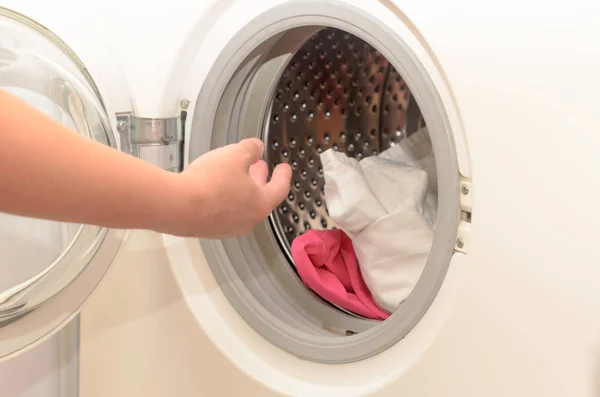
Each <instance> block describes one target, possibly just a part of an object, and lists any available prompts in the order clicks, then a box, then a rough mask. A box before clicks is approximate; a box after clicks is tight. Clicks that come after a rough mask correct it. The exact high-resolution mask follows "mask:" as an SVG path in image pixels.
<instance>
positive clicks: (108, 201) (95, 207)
mask: <svg viewBox="0 0 600 397" xmlns="http://www.w3.org/2000/svg"><path fill="white" fill-rule="evenodd" d="M0 142H1V143H0V212H8V213H12V214H17V215H24V216H29V217H36V218H46V219H54V220H60V221H66V222H76V223H86V224H94V225H102V226H107V227H115V228H145V229H156V228H159V227H160V225H161V223H163V222H164V219H165V217H166V216H169V212H171V211H172V212H171V214H173V213H174V211H176V209H177V206H178V203H177V202H176V201H177V200H176V197H177V192H176V189H177V183H176V182H178V181H177V176H176V175H175V174H172V173H169V172H167V171H164V170H161V169H159V168H157V167H155V166H152V165H150V164H148V163H145V162H143V161H141V160H139V159H137V158H134V157H132V156H130V155H127V154H123V153H120V152H118V151H116V150H114V149H112V148H109V147H107V146H104V145H102V144H99V143H96V142H94V141H92V140H89V139H87V138H84V137H82V136H80V135H79V134H77V133H75V132H73V131H71V130H69V129H68V128H66V127H64V126H63V125H61V124H60V123H58V122H56V121H54V120H52V119H51V118H49V117H47V116H46V115H44V114H42V113H41V112H38V111H37V110H35V109H34V108H32V107H30V106H29V105H28V104H26V103H24V102H22V101H21V100H19V99H17V98H15V97H13V96H11V95H9V94H7V93H6V92H4V91H2V90H0Z"/></svg>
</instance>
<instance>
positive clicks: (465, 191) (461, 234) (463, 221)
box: [454, 178, 473, 254]
mask: <svg viewBox="0 0 600 397" xmlns="http://www.w3.org/2000/svg"><path fill="white" fill-rule="evenodd" d="M459 188H460V220H459V222H458V233H457V234H456V241H455V243H454V249H455V250H456V251H458V252H462V253H465V254H466V253H467V252H468V251H469V242H470V236H471V213H472V211H473V209H472V208H473V189H472V186H471V180H469V179H465V178H462V179H461V181H460V187H459Z"/></svg>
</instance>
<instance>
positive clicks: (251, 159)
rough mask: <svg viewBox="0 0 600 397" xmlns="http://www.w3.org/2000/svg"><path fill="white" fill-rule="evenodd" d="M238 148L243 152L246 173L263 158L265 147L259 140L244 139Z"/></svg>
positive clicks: (242, 160)
mask: <svg viewBox="0 0 600 397" xmlns="http://www.w3.org/2000/svg"><path fill="white" fill-rule="evenodd" d="M237 146H238V149H239V150H240V152H241V158H240V160H241V162H242V166H243V167H244V170H246V171H247V170H248V169H249V168H250V166H251V165H253V164H255V163H256V162H257V161H258V160H260V158H261V157H262V154H263V150H264V145H263V143H262V141H261V140H260V139H258V138H248V139H243V140H241V141H240V142H239V143H238V144H237Z"/></svg>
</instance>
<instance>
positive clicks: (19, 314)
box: [0, 4, 122, 360]
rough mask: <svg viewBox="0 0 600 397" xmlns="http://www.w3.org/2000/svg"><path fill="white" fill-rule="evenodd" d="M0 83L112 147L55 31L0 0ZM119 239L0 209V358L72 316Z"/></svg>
mask: <svg viewBox="0 0 600 397" xmlns="http://www.w3.org/2000/svg"><path fill="white" fill-rule="evenodd" d="M0 89H2V90H5V91H7V92H10V93H12V94H14V95H16V96H17V97H19V98H21V99H22V100H24V101H26V102H28V103H29V104H30V105H32V106H34V107H35V108H37V109H39V110H40V111H42V112H44V113H45V114H47V115H48V116H50V117H52V118H54V119H55V120H57V121H59V122H61V123H63V124H64V125H66V126H68V127H69V128H71V129H72V130H74V131H76V132H78V133H79V134H81V135H83V136H85V137H87V138H89V139H93V140H96V141H98V142H101V143H103V144H106V145H110V146H113V147H117V140H116V139H115V137H116V136H115V134H113V128H112V127H111V122H110V118H109V117H108V112H107V111H106V108H105V105H104V103H103V100H102V99H101V97H100V94H99V93H98V90H97V88H96V85H95V83H94V82H93V81H92V79H91V77H90V75H89V73H88V70H87V68H86V67H85V66H84V65H83V64H82V62H81V61H80V60H79V59H78V58H77V57H76V55H75V54H74V53H73V51H72V50H71V49H70V48H69V47H68V46H67V45H66V44H65V42H63V41H62V40H61V39H60V38H59V37H57V36H56V35H55V34H53V33H51V32H50V31H49V30H48V29H47V28H44V27H42V26H41V25H38V24H37V23H36V22H34V21H32V20H30V19H28V18H26V17H25V16H23V15H22V14H19V13H16V12H14V11H12V10H9V9H7V8H3V7H2V4H0ZM0 111H1V109H0ZM47 150H52V148H51V147H49V148H47ZM23 155H24V156H27V153H23ZM81 166H82V167H85V164H81ZM121 238H122V232H119V231H113V230H107V229H105V228H102V227H97V226H88V225H81V224H71V223H61V222H52V221H47V220H40V219H31V218H26V217H21V216H13V215H8V214H0V360H1V359H3V358H7V357H9V356H11V355H12V354H14V353H16V352H19V351H22V350H23V349H24V348H26V347H28V346H30V345H32V344H34V342H36V341H40V340H42V339H44V338H45V337H49V336H50V335H52V334H53V332H54V331H55V330H58V329H60V328H61V326H62V325H63V324H65V323H66V322H68V321H69V320H70V319H71V318H72V317H73V316H74V315H76V313H77V309H78V308H79V307H80V305H81V304H82V303H83V302H84V300H85V299H86V298H87V297H88V296H89V294H90V293H91V292H92V290H93V289H94V288H95V287H96V285H97V284H98V282H99V281H100V280H101V278H102V277H103V275H104V274H105V272H106V270H107V269H108V267H109V266H110V264H111V262H112V260H113V257H114V254H115V253H116V250H117V248H118V246H119V242H120V240H121Z"/></svg>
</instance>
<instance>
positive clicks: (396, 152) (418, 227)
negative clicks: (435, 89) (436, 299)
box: [321, 127, 437, 313]
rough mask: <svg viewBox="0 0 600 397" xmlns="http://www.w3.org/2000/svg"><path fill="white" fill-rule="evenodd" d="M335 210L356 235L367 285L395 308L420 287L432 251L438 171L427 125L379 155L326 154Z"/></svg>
mask: <svg viewBox="0 0 600 397" xmlns="http://www.w3.org/2000/svg"><path fill="white" fill-rule="evenodd" d="M321 162H322V164H323V171H324V177H325V198H326V203H327V208H328V211H329V216H330V217H331V219H332V220H333V221H334V222H335V223H336V225H337V226H338V227H339V228H341V229H342V230H343V231H344V232H345V233H347V235H348V236H349V237H350V238H351V239H352V243H353V246H354V250H355V252H356V256H357V259H358V263H359V264H360V271H361V274H362V276H363V279H364V282H365V284H366V285H367V286H368V288H369V290H370V293H371V294H372V296H373V299H374V300H375V302H376V303H377V305H378V306H379V307H380V308H381V309H383V310H385V311H387V312H389V313H391V312H393V311H394V310H395V309H396V308H397V306H398V305H399V304H400V303H402V302H403V301H404V300H405V299H406V298H407V297H408V296H409V295H410V293H411V292H412V290H413V288H414V286H415V285H416V283H417V281H418V279H419V277H420V275H421V273H422V271H423V269H424V267H425V264H426V262H427V258H428V256H429V251H430V248H431V245H432V242H433V237H434V230H435V219H436V216H437V173H436V170H435V161H434V157H433V150H432V146H431V140H430V138H429V134H428V131H427V129H426V127H424V128H423V129H421V130H419V131H417V132H415V133H414V134H413V135H411V136H410V137H408V138H406V139H404V140H402V141H401V142H400V143H399V144H397V145H395V146H394V147H392V148H390V149H388V150H386V151H384V152H382V153H381V154H380V155H378V156H371V157H367V158H365V159H363V160H362V161H360V162H359V161H357V160H356V159H354V158H350V157H348V156H346V155H345V154H344V153H341V152H337V151H334V150H331V149H330V150H327V151H325V152H323V153H322V154H321Z"/></svg>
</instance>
